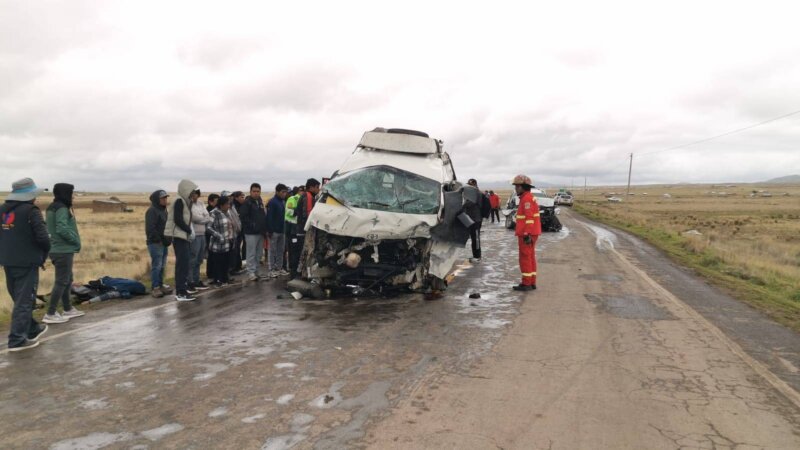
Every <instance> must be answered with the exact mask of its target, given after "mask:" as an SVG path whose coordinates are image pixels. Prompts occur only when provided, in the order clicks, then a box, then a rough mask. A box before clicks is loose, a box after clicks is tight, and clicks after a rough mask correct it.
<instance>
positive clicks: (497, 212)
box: [490, 208, 500, 223]
mask: <svg viewBox="0 0 800 450" xmlns="http://www.w3.org/2000/svg"><path fill="white" fill-rule="evenodd" d="M490 217H491V218H492V223H494V219H495V217H496V218H497V221H498V222H500V209H498V208H492V213H491V215H490Z"/></svg>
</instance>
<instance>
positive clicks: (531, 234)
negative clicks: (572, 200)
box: [511, 175, 542, 291]
mask: <svg viewBox="0 0 800 450" xmlns="http://www.w3.org/2000/svg"><path fill="white" fill-rule="evenodd" d="M511 184H513V185H514V189H515V190H516V192H517V195H518V196H519V208H518V209H517V226H516V235H517V239H518V241H519V268H520V271H521V272H522V283H520V284H519V285H517V286H514V290H515V291H532V290H534V289H536V240H537V239H538V238H539V235H540V234H542V220H541V218H540V217H539V203H537V202H536V197H534V196H533V194H531V188H533V181H532V180H531V179H530V177H527V176H525V175H517V176H516V177H514V181H513V182H512V183H511Z"/></svg>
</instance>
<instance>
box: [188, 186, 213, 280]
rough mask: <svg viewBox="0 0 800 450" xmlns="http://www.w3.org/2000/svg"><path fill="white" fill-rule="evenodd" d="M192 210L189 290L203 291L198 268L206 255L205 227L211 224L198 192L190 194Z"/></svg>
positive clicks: (211, 220) (209, 215)
mask: <svg viewBox="0 0 800 450" xmlns="http://www.w3.org/2000/svg"><path fill="white" fill-rule="evenodd" d="M189 200H190V202H191V208H192V229H193V230H194V235H195V236H196V238H195V239H194V240H193V241H192V246H191V259H190V260H189V289H190V290H191V289H194V290H198V291H203V290H206V289H208V286H207V285H206V284H205V283H203V282H202V281H201V280H200V266H202V265H203V258H205V254H206V226H207V225H208V224H210V223H211V222H213V219H211V214H209V213H208V210H207V209H206V205H205V204H203V201H202V200H200V190H199V189H197V190H195V191H194V192H192V195H191V196H190V197H189Z"/></svg>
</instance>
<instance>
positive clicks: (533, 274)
mask: <svg viewBox="0 0 800 450" xmlns="http://www.w3.org/2000/svg"><path fill="white" fill-rule="evenodd" d="M522 276H523V277H535V276H536V272H528V273H525V272H522Z"/></svg>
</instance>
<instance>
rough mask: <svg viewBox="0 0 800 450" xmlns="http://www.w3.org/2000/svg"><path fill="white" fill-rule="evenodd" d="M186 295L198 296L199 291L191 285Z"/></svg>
mask: <svg viewBox="0 0 800 450" xmlns="http://www.w3.org/2000/svg"><path fill="white" fill-rule="evenodd" d="M186 293H187V294H191V295H194V294H197V289H195V288H194V287H192V286H191V285H189V287H188V288H186Z"/></svg>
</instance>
